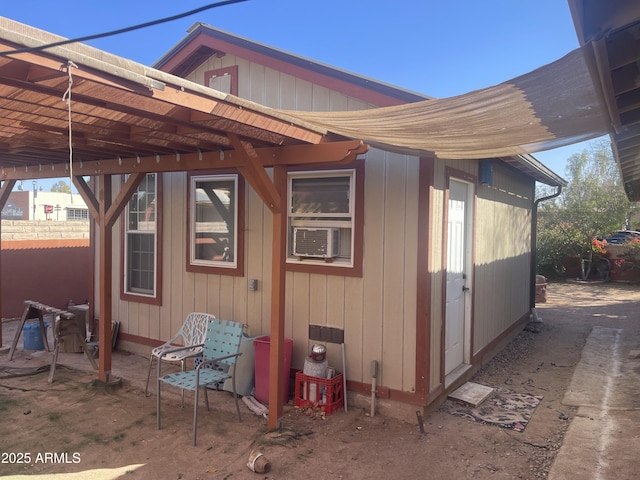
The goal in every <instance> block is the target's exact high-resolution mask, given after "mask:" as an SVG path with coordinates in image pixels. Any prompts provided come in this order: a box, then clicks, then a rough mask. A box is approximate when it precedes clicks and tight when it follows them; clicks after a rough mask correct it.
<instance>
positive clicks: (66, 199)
mask: <svg viewBox="0 0 640 480" xmlns="http://www.w3.org/2000/svg"><path fill="white" fill-rule="evenodd" d="M2 220H51V221H67V220H81V221H82V220H89V210H88V209H87V205H86V204H85V203H84V200H83V199H82V197H81V196H80V195H78V194H73V195H72V194H70V193H63V192H42V191H34V190H22V191H21V190H18V191H15V192H11V194H10V195H9V200H8V201H7V204H6V206H5V208H3V209H2Z"/></svg>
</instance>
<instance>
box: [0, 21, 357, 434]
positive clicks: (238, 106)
mask: <svg viewBox="0 0 640 480" xmlns="http://www.w3.org/2000/svg"><path fill="white" fill-rule="evenodd" d="M60 40H61V37H58V36H54V35H51V34H49V33H46V32H43V31H40V30H37V29H34V28H31V27H28V26H26V25H22V24H19V23H16V22H13V21H11V20H8V19H3V18H0V179H1V180H2V181H3V183H2V187H1V188H0V208H2V207H4V205H5V204H6V201H7V199H8V197H9V194H10V192H11V190H12V189H13V187H14V185H15V183H16V181H18V180H26V179H38V178H58V177H66V176H71V177H72V180H73V183H74V185H75V186H76V188H77V189H78V191H79V193H80V194H81V195H82V197H83V198H84V200H85V202H86V204H87V206H88V208H89V212H90V214H91V216H92V218H93V219H94V220H95V222H96V225H97V227H98V228H97V230H98V232H99V233H98V238H97V247H98V249H99V252H98V256H99V271H98V278H99V285H98V292H99V293H98V299H97V300H98V304H99V341H100V354H99V361H98V364H99V373H98V375H99V379H100V380H102V381H108V380H109V378H110V376H111V360H112V358H111V348H110V345H111V320H112V295H113V292H112V288H111V285H112V281H111V278H112V226H113V224H114V222H115V221H116V220H117V218H118V217H119V215H120V213H121V212H122V211H123V209H124V207H125V205H126V204H127V202H128V200H129V199H130V198H131V195H132V193H133V192H134V191H135V190H136V188H137V187H138V185H139V184H140V182H141V181H142V179H143V178H144V176H145V175H146V174H147V173H150V172H174V171H187V170H204V169H215V168H237V169H238V170H239V171H240V173H241V174H242V175H243V176H244V177H245V178H246V180H247V181H248V182H249V183H250V185H251V186H252V187H253V188H254V189H255V191H256V192H257V193H258V195H259V196H260V197H261V198H262V200H263V201H264V202H265V204H266V205H267V206H268V208H269V209H270V210H271V212H272V213H273V251H272V255H273V272H272V278H271V282H272V298H271V329H270V335H271V354H270V372H271V378H270V390H269V391H270V402H269V404H270V406H271V408H270V413H269V426H270V427H271V428H275V427H276V426H277V424H278V419H279V418H280V417H281V416H282V406H281V404H280V401H279V399H278V392H279V388H277V387H278V385H279V384H280V383H282V382H284V381H285V378H284V375H283V373H282V370H283V368H282V364H283V359H284V350H283V346H284V297H285V288H284V287H285V272H284V262H285V246H286V221H287V215H286V210H285V208H286V205H285V203H286V167H287V166H288V165H295V164H303V163H322V162H350V161H352V160H353V159H355V157H356V156H357V155H359V154H361V153H364V152H366V151H367V149H368V146H367V145H365V144H364V143H363V142H362V141H360V140H347V139H345V138H344V137H340V136H337V135H333V134H331V133H330V132H328V131H327V129H325V128H323V127H316V126H313V125H310V124H307V123H306V122H304V121H301V120H295V119H293V118H290V117H288V116H287V115H284V114H278V113H277V112H274V111H272V110H269V109H267V108H264V107H261V106H259V105H257V104H254V103H251V102H246V101H243V100H241V99H239V98H236V97H232V96H228V95H225V94H221V93H219V92H216V91H214V90H211V89H209V88H205V87H203V86H200V85H197V84H194V83H191V82H188V81H185V80H183V79H180V78H178V77H174V76H171V75H167V74H164V73H163V72H160V71H156V70H153V69H150V68H148V67H145V66H143V65H140V64H136V63H134V62H131V61H128V60H125V59H123V58H119V57H116V56H113V55H110V54H107V53H105V52H102V51H99V50H96V49H93V48H91V47H88V46H86V45H78V44H70V45H67V46H58V47H54V48H48V49H46V50H42V51H41V50H33V49H32V50H27V51H22V52H14V53H10V52H13V51H14V50H16V49H23V48H24V47H37V46H40V45H43V44H49V43H52V42H56V41H60ZM69 88H70V94H69ZM63 97H64V99H63ZM68 99H70V103H68V101H67V100H68ZM69 106H70V111H71V122H69ZM69 123H70V124H71V139H72V141H71V146H72V150H73V161H72V162H71V161H70V158H71V155H70V134H69V133H70V131H69ZM266 167H272V168H273V178H271V177H270V176H269V175H268V174H267V171H266V170H265V168H266ZM114 175H128V178H127V180H126V181H125V182H124V184H123V186H122V188H121V190H120V192H119V194H118V195H117V197H116V198H112V193H111V192H112V188H111V183H112V177H113V176H114ZM87 176H88V177H93V178H95V179H96V182H95V185H96V186H95V187H93V188H92V187H90V186H89V185H88V184H87V183H86V182H85V180H84V177H87ZM0 259H1V256H0ZM1 281H2V279H1V278H0V288H1ZM0 311H1V305H0ZM0 332H1V329H0ZM1 343H2V337H1V333H0V344H1ZM287 381H288V379H287Z"/></svg>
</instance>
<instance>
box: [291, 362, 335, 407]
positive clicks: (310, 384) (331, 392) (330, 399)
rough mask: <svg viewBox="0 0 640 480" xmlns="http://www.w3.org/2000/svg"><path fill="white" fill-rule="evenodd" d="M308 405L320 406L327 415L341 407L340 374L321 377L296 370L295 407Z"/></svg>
mask: <svg viewBox="0 0 640 480" xmlns="http://www.w3.org/2000/svg"><path fill="white" fill-rule="evenodd" d="M308 406H313V407H315V406H318V407H321V408H322V410H324V413H326V414H327V415H331V414H332V413H333V412H335V411H336V410H338V409H339V408H342V407H343V406H344V392H343V390H342V374H341V373H339V374H338V375H336V376H334V377H333V378H321V377H312V376H311V375H305V374H304V373H302V372H296V407H308Z"/></svg>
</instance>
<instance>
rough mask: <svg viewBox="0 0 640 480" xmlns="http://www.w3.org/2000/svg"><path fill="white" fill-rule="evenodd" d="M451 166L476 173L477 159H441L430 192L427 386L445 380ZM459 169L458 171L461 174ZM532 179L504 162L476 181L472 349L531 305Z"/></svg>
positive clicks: (436, 384)
mask: <svg viewBox="0 0 640 480" xmlns="http://www.w3.org/2000/svg"><path fill="white" fill-rule="evenodd" d="M447 168H451V169H455V171H454V172H453V173H451V175H452V176H453V177H454V178H455V177H456V176H460V177H464V176H465V175H472V176H474V177H477V175H478V163H477V162H474V161H466V160H465V161H455V160H454V161H437V162H436V163H435V171H434V192H433V196H432V204H431V209H432V215H433V223H432V228H431V231H430V242H431V252H432V267H433V269H432V284H431V288H432V290H431V331H430V334H431V343H430V349H431V350H430V352H429V359H430V370H429V376H430V377H429V378H430V382H429V390H430V391H433V390H434V389H435V388H437V387H438V385H440V384H441V381H442V378H441V371H442V363H441V353H442V352H441V345H442V334H443V328H444V327H443V322H444V311H443V298H444V294H445V291H444V268H445V261H444V243H443V240H444V220H445V210H446V205H445V192H446V185H447V183H446V181H447ZM456 172H460V175H457V173H456ZM533 195H534V183H533V181H532V180H530V179H527V178H526V177H524V176H523V175H522V174H520V173H518V172H516V171H514V170H513V169H511V168H509V167H507V166H504V165H502V164H500V163H496V164H495V165H494V184H493V186H492V187H488V186H486V185H480V184H478V185H476V204H475V246H474V255H475V269H474V275H475V278H474V284H473V285H474V290H475V291H474V295H473V298H474V305H473V326H474V332H473V333H474V338H473V346H474V348H473V352H472V353H476V352H478V351H479V350H481V349H482V348H483V347H485V346H486V345H487V344H488V343H489V342H491V341H492V340H493V339H494V338H496V337H497V336H498V335H500V334H501V333H502V332H504V331H505V330H506V329H507V328H508V327H509V326H510V325H512V324H513V323H514V322H516V321H517V320H518V319H519V318H520V317H522V315H524V314H525V313H526V312H527V311H528V309H529V268H530V265H529V262H530V245H531V208H532V204H533V200H532V198H533Z"/></svg>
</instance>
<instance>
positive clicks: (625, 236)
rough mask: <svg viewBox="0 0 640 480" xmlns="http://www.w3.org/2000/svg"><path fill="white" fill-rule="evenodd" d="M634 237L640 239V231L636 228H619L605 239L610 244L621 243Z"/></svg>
mask: <svg viewBox="0 0 640 480" xmlns="http://www.w3.org/2000/svg"><path fill="white" fill-rule="evenodd" d="M634 238H635V239H638V240H640V232H638V231H635V230H618V231H617V232H615V233H614V234H612V235H611V236H609V237H606V238H605V240H606V241H607V243H608V244H612V245H619V244H621V243H626V242H629V241H631V240H633V239H634Z"/></svg>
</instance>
